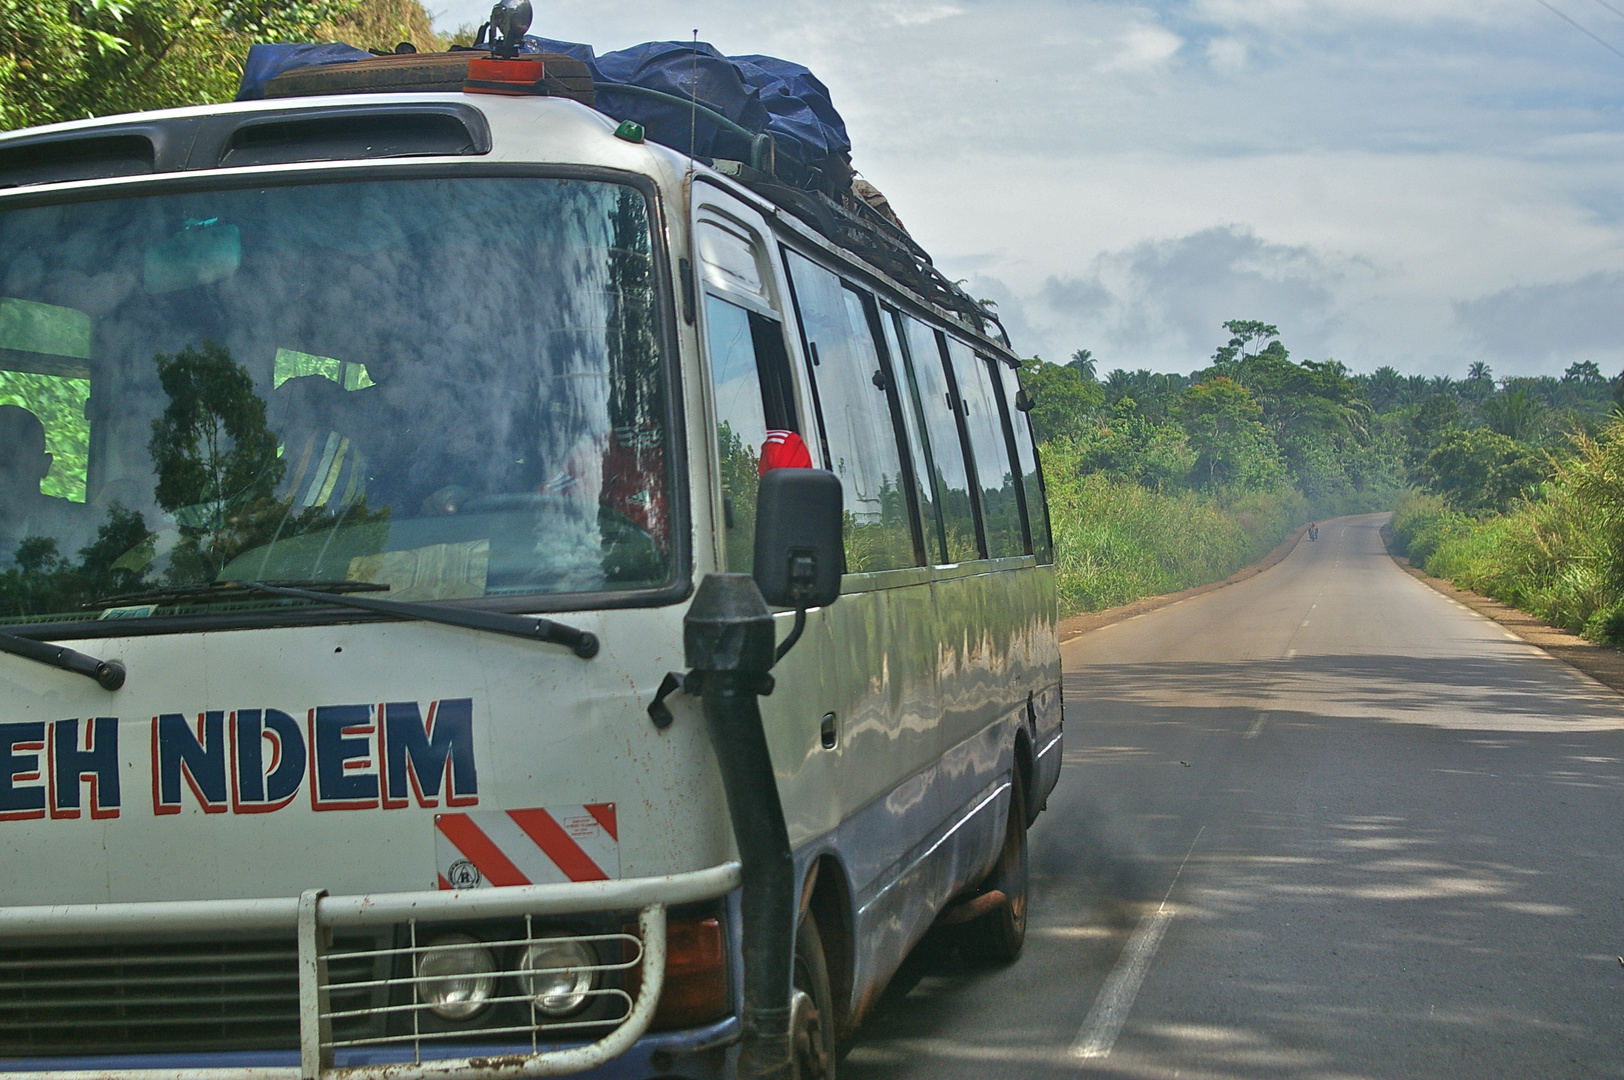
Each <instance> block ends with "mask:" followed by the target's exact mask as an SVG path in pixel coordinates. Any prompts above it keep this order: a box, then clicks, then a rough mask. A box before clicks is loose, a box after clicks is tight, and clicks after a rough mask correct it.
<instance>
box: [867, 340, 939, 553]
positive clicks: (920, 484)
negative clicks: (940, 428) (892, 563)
mask: <svg viewBox="0 0 1624 1080" xmlns="http://www.w3.org/2000/svg"><path fill="white" fill-rule="evenodd" d="M880 323H881V325H882V326H883V327H884V332H885V348H886V351H887V352H888V353H889V354H890V356H891V371H892V373H893V374H894V375H895V376H896V381H897V384H898V385H897V387H896V399H897V415H900V416H901V417H902V429H903V432H904V434H906V435H907V437H908V438H907V442H908V450H909V453H910V456H911V458H912V463H913V474H914V479H915V485H914V486H915V489H916V491H917V493H918V504H919V520H920V523H921V525H922V526H923V527H924V537H923V539H924V543H925V561H926V562H928V563H944V562H946V561H947V534H946V533H945V532H944V531H943V529H942V514H941V508H940V507H939V506H938V500H937V497H936V483H935V477H936V466H935V465H934V464H932V461H931V456H932V455H931V447H930V440H929V439H927V438H926V437H925V432H924V427H923V424H924V420H923V419H922V418H921V416H920V409H919V389H918V387H917V386H916V385H915V383H914V379H913V377H912V376H911V375H910V374H909V373H908V363H907V360H906V359H905V358H904V357H905V353H904V352H903V349H904V346H903V344H902V338H901V336H900V334H901V328H902V326H903V322H902V315H901V314H900V313H898V312H897V311H895V310H894V309H892V308H886V309H884V313H883V314H882V315H881V318H880Z"/></svg>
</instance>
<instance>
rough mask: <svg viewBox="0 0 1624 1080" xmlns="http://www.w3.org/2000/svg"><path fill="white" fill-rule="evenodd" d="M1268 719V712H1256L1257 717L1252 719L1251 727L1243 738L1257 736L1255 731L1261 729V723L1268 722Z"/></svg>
mask: <svg viewBox="0 0 1624 1080" xmlns="http://www.w3.org/2000/svg"><path fill="white" fill-rule="evenodd" d="M1268 720H1269V714H1268V713H1266V712H1260V713H1258V714H1257V719H1256V720H1253V721H1252V727H1251V728H1250V729H1249V730H1248V731H1247V732H1246V734H1245V735H1244V736H1243V738H1247V739H1255V738H1257V733H1258V732H1260V731H1262V730H1263V725H1264V724H1266V723H1267V722H1268Z"/></svg>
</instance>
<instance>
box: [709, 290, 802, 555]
mask: <svg viewBox="0 0 1624 1080" xmlns="http://www.w3.org/2000/svg"><path fill="white" fill-rule="evenodd" d="M705 325H706V331H707V333H706V337H707V339H708V342H709V345H710V361H711V380H712V382H713V383H714V385H715V389H716V442H717V446H718V449H719V451H720V454H719V457H718V461H719V463H720V466H721V472H722V499H723V504H722V506H723V516H724V518H725V519H726V520H725V521H724V522H723V528H724V529H725V530H726V546H727V568H728V570H730V571H732V572H734V573H741V574H747V573H749V572H750V570H751V569H752V566H753V564H754V562H755V536H756V485H757V481H758V479H759V470H760V467H761V455H762V452H763V449H764V447H765V446H766V443H767V432H768V431H795V430H797V428H798V427H799V425H798V424H797V423H796V420H795V410H794V405H793V403H792V399H791V397H790V377H789V355H788V353H787V352H786V351H785V349H784V331H783V327H782V326H781V325H780V324H779V323H778V322H777V321H776V320H773V319H769V318H767V317H766V316H764V315H761V314H759V313H758V312H754V311H747V310H745V309H744V308H742V307H740V306H739V305H737V304H733V303H730V302H728V301H726V300H723V299H722V298H721V297H719V296H716V295H714V294H706V296H705Z"/></svg>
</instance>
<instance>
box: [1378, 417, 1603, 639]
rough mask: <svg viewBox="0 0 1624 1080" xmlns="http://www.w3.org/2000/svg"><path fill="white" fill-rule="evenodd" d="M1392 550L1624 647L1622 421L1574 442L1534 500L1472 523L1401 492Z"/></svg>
mask: <svg viewBox="0 0 1624 1080" xmlns="http://www.w3.org/2000/svg"><path fill="white" fill-rule="evenodd" d="M1393 539H1394V546H1395V547H1397V548H1398V550H1399V551H1400V553H1401V554H1405V555H1407V556H1408V557H1409V559H1410V561H1411V562H1412V563H1414V564H1415V565H1416V566H1419V567H1420V568H1421V569H1423V570H1425V571H1426V572H1427V573H1429V574H1432V575H1434V576H1435V577H1441V578H1446V579H1448V580H1450V581H1453V582H1454V583H1455V584H1457V585H1459V586H1461V587H1463V588H1467V589H1471V590H1472V591H1474V592H1478V593H1482V594H1483V595H1485V596H1491V597H1493V598H1494V599H1496V600H1498V601H1500V602H1501V603H1503V604H1509V605H1511V606H1512V607H1516V608H1520V609H1521V610H1523V611H1526V612H1528V613H1529V614H1531V615H1535V616H1538V617H1539V618H1541V619H1543V620H1545V621H1546V622H1548V623H1550V624H1551V625H1553V626H1559V627H1561V628H1562V629H1564V630H1567V631H1569V632H1570V633H1576V634H1583V635H1584V636H1585V637H1587V638H1589V639H1590V640H1592V641H1596V642H1599V643H1602V644H1608V645H1619V644H1624V587H1621V582H1624V575H1621V571H1624V423H1620V422H1618V421H1614V422H1612V423H1609V424H1607V425H1606V426H1605V427H1604V428H1603V429H1602V430H1601V432H1600V433H1598V435H1596V436H1595V437H1591V436H1588V435H1583V434H1579V435H1575V436H1573V451H1572V455H1571V456H1570V457H1568V458H1567V459H1566V460H1563V461H1559V462H1557V464H1556V475H1555V476H1554V478H1553V479H1552V480H1551V481H1550V482H1549V483H1547V484H1546V485H1545V486H1544V488H1543V490H1542V492H1540V493H1539V495H1538V497H1536V498H1533V499H1531V500H1527V501H1523V502H1520V503H1518V504H1517V505H1515V506H1514V507H1513V508H1512V509H1511V510H1510V511H1509V512H1507V513H1505V514H1499V515H1494V516H1489V517H1482V518H1474V517H1471V516H1469V515H1466V514H1463V513H1459V512H1457V511H1454V510H1451V509H1450V508H1449V507H1448V505H1447V504H1446V503H1445V502H1444V500H1442V499H1440V498H1438V497H1437V496H1435V495H1426V494H1422V493H1419V492H1407V493H1406V494H1405V495H1404V496H1403V497H1402V498H1401V499H1400V500H1399V504H1398V507H1397V508H1396V510H1395V511H1394V514H1393Z"/></svg>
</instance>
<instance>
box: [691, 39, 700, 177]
mask: <svg viewBox="0 0 1624 1080" xmlns="http://www.w3.org/2000/svg"><path fill="white" fill-rule="evenodd" d="M698 131H699V27H697V26H696V27H694V51H693V62H692V65H691V66H690V68H689V71H688V172H689V173H692V172H693V171H694V145H695V143H696V142H697V141H698V138H699V135H698Z"/></svg>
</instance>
